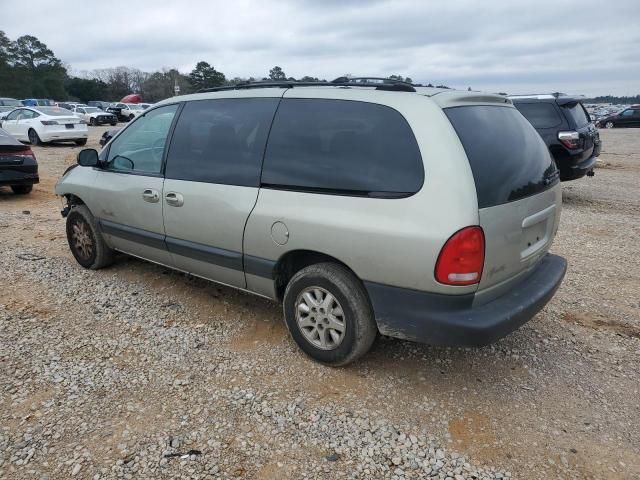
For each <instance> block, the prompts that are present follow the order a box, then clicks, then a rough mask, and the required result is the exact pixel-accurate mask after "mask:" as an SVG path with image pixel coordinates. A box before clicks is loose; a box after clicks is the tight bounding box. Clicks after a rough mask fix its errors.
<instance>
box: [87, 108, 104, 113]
mask: <svg viewBox="0 0 640 480" xmlns="http://www.w3.org/2000/svg"><path fill="white" fill-rule="evenodd" d="M84 111H85V112H87V113H96V112H101V111H102V110H100V109H99V108H96V107H84Z"/></svg>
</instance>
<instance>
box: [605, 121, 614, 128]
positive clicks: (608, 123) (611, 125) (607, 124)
mask: <svg viewBox="0 0 640 480" xmlns="http://www.w3.org/2000/svg"><path fill="white" fill-rule="evenodd" d="M604 126H605V127H606V128H613V127H614V126H615V125H614V124H613V122H607V123H605V124H604Z"/></svg>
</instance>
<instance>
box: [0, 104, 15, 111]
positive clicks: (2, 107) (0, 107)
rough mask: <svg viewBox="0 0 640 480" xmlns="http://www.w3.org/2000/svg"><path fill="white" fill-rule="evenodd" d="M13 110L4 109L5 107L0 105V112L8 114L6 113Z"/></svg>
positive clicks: (11, 108) (9, 108) (10, 108)
mask: <svg viewBox="0 0 640 480" xmlns="http://www.w3.org/2000/svg"><path fill="white" fill-rule="evenodd" d="M13 109H14V107H5V106H2V105H0V112H8V111H10V110H13Z"/></svg>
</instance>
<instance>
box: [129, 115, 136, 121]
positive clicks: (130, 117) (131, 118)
mask: <svg viewBox="0 0 640 480" xmlns="http://www.w3.org/2000/svg"><path fill="white" fill-rule="evenodd" d="M134 118H136V117H135V115H134V114H133V113H132V114H131V115H129V121H131V120H133V119H134Z"/></svg>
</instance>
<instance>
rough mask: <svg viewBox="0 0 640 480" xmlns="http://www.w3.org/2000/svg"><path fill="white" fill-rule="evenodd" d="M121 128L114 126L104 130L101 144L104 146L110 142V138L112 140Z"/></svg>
mask: <svg viewBox="0 0 640 480" xmlns="http://www.w3.org/2000/svg"><path fill="white" fill-rule="evenodd" d="M120 130H122V129H121V128H112V129H110V130H107V131H106V132H104V133H103V134H102V137H100V140H99V143H100V145H101V146H103V147H104V146H105V145H106V144H107V143H109V140H111V139H112V138H113V137H114V136H115V135H116V133H118V132H119V131H120Z"/></svg>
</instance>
